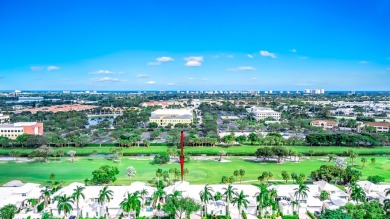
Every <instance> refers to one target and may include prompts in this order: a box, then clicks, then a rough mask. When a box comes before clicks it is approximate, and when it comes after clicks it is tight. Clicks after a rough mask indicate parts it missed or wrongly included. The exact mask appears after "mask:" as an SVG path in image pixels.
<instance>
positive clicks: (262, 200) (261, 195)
mask: <svg viewBox="0 0 390 219" xmlns="http://www.w3.org/2000/svg"><path fill="white" fill-rule="evenodd" d="M259 189H260V191H259V192H258V193H256V194H255V198H256V201H257V215H260V216H261V215H262V213H263V212H262V211H263V208H264V207H266V206H267V204H268V189H267V186H266V185H265V184H263V183H262V184H261V185H260V188H259Z"/></svg>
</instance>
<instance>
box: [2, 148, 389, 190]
mask: <svg viewBox="0 0 390 219" xmlns="http://www.w3.org/2000/svg"><path fill="white" fill-rule="evenodd" d="M254 148H257V147H254ZM86 149H88V148H83V150H86ZM79 150H80V149H79ZM227 151H228V150H227ZM363 157H365V158H366V159H367V163H366V164H365V167H362V163H361V162H360V159H361V158H363ZM371 158H375V163H372V162H371V161H370V159H371ZM202 159H203V158H202ZM226 160H228V161H230V162H218V161H215V160H212V157H207V158H206V160H201V159H199V160H197V159H192V160H191V161H189V162H186V164H185V165H186V168H187V169H188V170H189V175H188V176H186V179H185V180H187V181H189V182H191V183H195V184H199V183H212V184H213V183H214V184H215V183H220V181H221V178H222V176H228V177H229V176H232V175H233V171H234V170H238V169H244V170H245V175H244V176H243V177H242V180H243V181H248V182H255V181H256V179H257V177H258V176H259V175H261V173H262V172H263V171H270V172H272V173H273V180H281V179H282V177H281V171H283V170H285V171H287V172H288V173H289V174H290V173H293V172H294V173H297V174H300V173H303V174H305V175H306V176H309V175H310V172H311V171H313V170H315V169H317V168H319V167H320V166H321V165H324V164H331V165H333V164H334V161H332V162H328V159H327V157H326V156H313V157H303V159H302V160H301V161H300V162H284V163H281V164H277V163H259V162H253V161H248V160H245V159H244V157H239V156H234V157H226ZM346 160H347V161H349V158H346ZM102 165H111V166H116V167H118V169H119V175H118V176H117V181H115V183H114V184H116V185H120V184H126V185H128V184H129V183H130V182H133V181H143V182H146V181H148V180H150V179H152V178H154V177H155V171H156V169H158V168H161V169H163V170H169V169H170V168H178V169H179V164H178V163H170V164H165V165H156V164H152V159H151V157H150V156H137V157H128V156H125V157H122V158H121V161H120V162H113V161H111V160H110V159H106V158H103V157H99V158H96V159H92V158H91V157H76V158H75V161H74V163H72V162H71V161H70V158H69V157H62V158H50V159H49V162H48V163H45V162H43V161H41V160H39V161H32V162H17V160H10V161H0V184H3V183H5V182H7V181H10V180H15V179H18V180H21V181H23V182H35V183H41V184H43V185H45V184H48V183H49V181H50V180H51V179H50V177H49V175H50V174H52V173H54V174H55V180H56V181H63V182H64V184H69V183H71V182H75V181H78V182H84V180H85V179H87V178H89V179H91V177H92V174H91V173H92V171H94V170H95V169H97V168H99V167H100V166H102ZM129 166H133V167H134V168H135V169H136V172H137V173H136V175H135V177H132V178H129V177H127V176H126V174H125V173H126V168H127V167H129ZM354 168H356V169H358V170H359V171H361V172H362V175H363V176H362V178H361V179H362V180H364V179H366V178H367V177H368V176H372V175H380V176H382V177H384V178H385V181H386V182H390V157H388V156H359V157H358V158H357V159H356V160H355V165H354Z"/></svg>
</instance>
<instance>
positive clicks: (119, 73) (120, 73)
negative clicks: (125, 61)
mask: <svg viewBox="0 0 390 219" xmlns="http://www.w3.org/2000/svg"><path fill="white" fill-rule="evenodd" d="M123 74H126V72H124V71H120V72H118V75H123Z"/></svg>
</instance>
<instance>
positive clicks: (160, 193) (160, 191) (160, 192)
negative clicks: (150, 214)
mask: <svg viewBox="0 0 390 219" xmlns="http://www.w3.org/2000/svg"><path fill="white" fill-rule="evenodd" d="M164 195H165V191H164V190H163V189H162V188H159V189H157V190H156V191H155V192H154V194H153V198H154V199H155V200H156V206H158V204H159V203H160V199H161V198H162V197H163V196H164Z"/></svg>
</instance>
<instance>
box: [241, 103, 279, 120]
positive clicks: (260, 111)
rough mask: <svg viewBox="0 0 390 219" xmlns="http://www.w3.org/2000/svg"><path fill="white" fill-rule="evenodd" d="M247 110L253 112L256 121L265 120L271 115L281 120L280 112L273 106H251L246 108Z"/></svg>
mask: <svg viewBox="0 0 390 219" xmlns="http://www.w3.org/2000/svg"><path fill="white" fill-rule="evenodd" d="M246 111H247V112H248V113H253V115H254V116H253V117H254V118H255V119H256V121H259V120H263V119H266V118H268V117H271V118H273V119H274V120H280V116H281V113H280V112H276V111H275V110H273V109H271V108H264V107H256V106H253V107H251V108H248V109H246Z"/></svg>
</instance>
